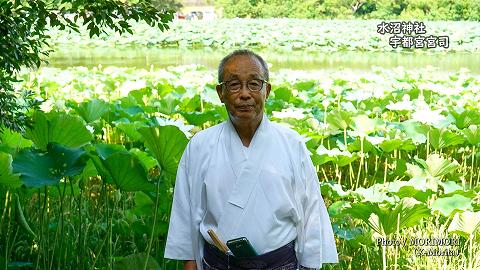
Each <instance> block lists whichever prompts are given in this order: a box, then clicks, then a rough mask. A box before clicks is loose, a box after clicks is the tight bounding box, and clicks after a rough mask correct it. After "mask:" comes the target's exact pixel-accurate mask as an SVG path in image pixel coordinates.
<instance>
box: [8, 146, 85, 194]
mask: <svg viewBox="0 0 480 270" xmlns="http://www.w3.org/2000/svg"><path fill="white" fill-rule="evenodd" d="M84 153H85V151H83V150H82V149H80V148H67V147H64V146H62V145H59V144H56V143H49V144H48V145H47V152H46V153H45V152H41V151H39V150H36V149H26V150H23V151H20V153H19V154H18V155H17V156H16V157H15V159H14V161H13V163H12V166H13V171H14V172H16V173H19V174H20V179H21V180H22V182H23V184H25V186H27V187H35V188H39V187H43V186H47V185H56V184H58V183H59V181H60V179H62V178H64V177H67V176H75V175H78V174H80V173H82V171H83V168H84V167H85V160H84V159H83V158H82V156H83V154H84Z"/></svg>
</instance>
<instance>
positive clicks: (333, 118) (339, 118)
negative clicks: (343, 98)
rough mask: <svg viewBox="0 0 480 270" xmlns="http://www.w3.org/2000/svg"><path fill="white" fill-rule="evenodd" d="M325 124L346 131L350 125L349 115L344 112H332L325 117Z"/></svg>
mask: <svg viewBox="0 0 480 270" xmlns="http://www.w3.org/2000/svg"><path fill="white" fill-rule="evenodd" d="M327 123H328V124H329V125H330V126H332V127H334V128H336V129H342V130H343V129H347V128H348V127H349V126H350V125H351V124H352V123H353V121H352V119H351V118H350V113H348V112H346V111H340V110H333V111H331V112H330V113H328V115H327Z"/></svg>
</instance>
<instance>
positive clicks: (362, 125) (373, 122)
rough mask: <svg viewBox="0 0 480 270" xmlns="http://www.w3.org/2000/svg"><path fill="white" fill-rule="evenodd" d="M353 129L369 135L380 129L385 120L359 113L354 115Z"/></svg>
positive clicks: (362, 134)
mask: <svg viewBox="0 0 480 270" xmlns="http://www.w3.org/2000/svg"><path fill="white" fill-rule="evenodd" d="M352 122H353V123H352V124H353V127H352V128H353V130H354V131H355V132H356V133H358V135H359V136H363V137H365V136H367V135H368V134H370V133H373V132H375V131H377V130H379V129H380V128H381V127H382V124H383V121H382V120H380V119H371V118H369V117H368V116H366V115H357V116H354V117H352Z"/></svg>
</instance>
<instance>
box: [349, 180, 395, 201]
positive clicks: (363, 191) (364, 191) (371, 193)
mask: <svg viewBox="0 0 480 270" xmlns="http://www.w3.org/2000/svg"><path fill="white" fill-rule="evenodd" d="M354 193H356V194H358V195H360V196H361V197H362V198H363V199H362V201H363V202H374V203H381V202H384V201H387V202H390V203H393V202H394V199H393V198H392V197H390V196H388V195H387V193H386V191H385V190H383V187H382V185H380V184H375V185H373V186H371V187H369V188H363V187H360V188H357V189H356V190H355V191H354Z"/></svg>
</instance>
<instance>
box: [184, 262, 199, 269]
mask: <svg viewBox="0 0 480 270" xmlns="http://www.w3.org/2000/svg"><path fill="white" fill-rule="evenodd" d="M183 269H184V270H197V263H196V262H195V261H185V262H184V263H183Z"/></svg>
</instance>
